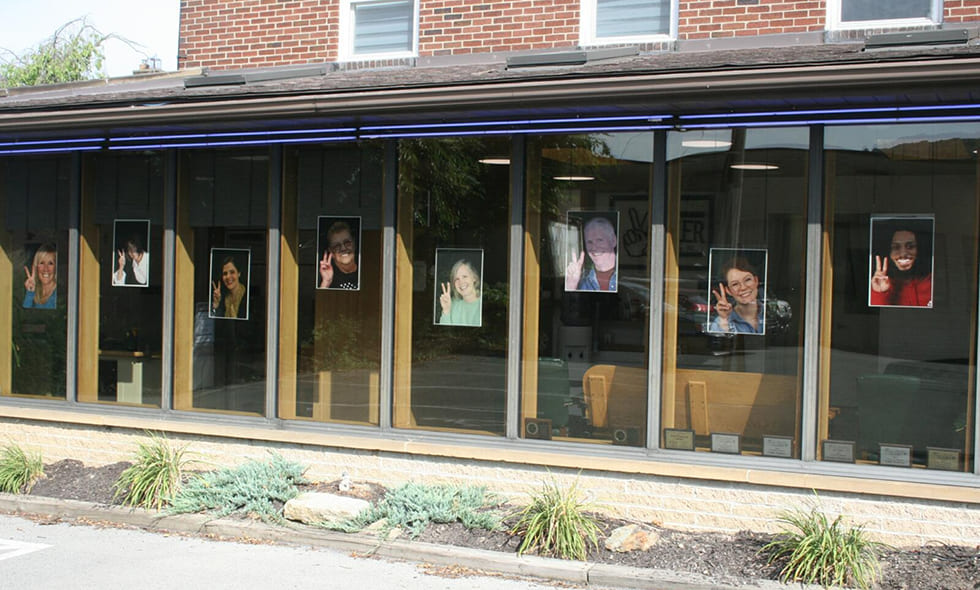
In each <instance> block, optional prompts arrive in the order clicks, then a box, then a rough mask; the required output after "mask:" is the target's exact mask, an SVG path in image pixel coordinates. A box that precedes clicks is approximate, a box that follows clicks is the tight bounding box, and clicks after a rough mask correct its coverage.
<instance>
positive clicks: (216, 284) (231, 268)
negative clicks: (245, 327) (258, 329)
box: [211, 251, 248, 319]
mask: <svg viewBox="0 0 980 590" xmlns="http://www.w3.org/2000/svg"><path fill="white" fill-rule="evenodd" d="M215 254H218V252H217V251H216V252H215ZM243 256H244V258H245V259H246V260H247V254H244V253H243V254H242V255H236V254H231V255H226V256H224V258H222V259H221V266H220V272H221V274H220V276H219V278H218V279H217V280H214V281H213V282H212V283H211V286H212V288H213V290H212V294H211V317H216V318H231V319H248V289H247V287H246V277H245V276H244V275H243V273H242V271H241V268H242V267H241V266H240V262H239V260H238V259H239V258H240V257H243ZM212 257H213V259H215V260H216V259H217V257H215V256H214V255H212ZM212 264H213V261H212ZM245 268H246V269H247V262H246V266H245Z"/></svg>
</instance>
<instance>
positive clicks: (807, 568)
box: [762, 508, 886, 588]
mask: <svg viewBox="0 0 980 590" xmlns="http://www.w3.org/2000/svg"><path fill="white" fill-rule="evenodd" d="M778 520H779V522H780V523H781V524H782V525H783V529H784V531H783V532H782V533H780V534H778V535H777V536H776V538H775V540H773V541H772V542H770V543H769V544H767V545H766V546H765V547H763V548H762V551H763V552H767V553H769V563H774V562H777V561H781V560H785V561H786V563H785V565H784V566H783V568H782V570H781V572H780V579H781V580H782V581H783V582H797V581H798V582H803V583H807V584H820V585H822V586H825V587H827V586H844V585H846V584H849V583H853V584H857V585H858V587H860V588H869V587H870V586H871V585H872V584H874V582H875V580H876V579H877V578H878V576H879V574H880V573H881V566H880V564H879V563H878V555H879V554H880V553H881V551H882V550H883V549H885V548H886V545H884V544H882V543H877V542H875V541H871V540H869V539H868V538H867V534H866V533H865V531H864V529H863V528H862V527H861V526H856V527H848V526H845V525H844V523H843V522H842V517H841V516H838V517H837V518H835V519H834V520H832V521H831V520H830V519H829V518H828V517H827V515H826V514H824V513H823V512H822V511H820V510H818V509H816V508H810V509H809V510H806V511H804V510H792V511H787V512H783V513H782V514H781V515H780V516H779V518H778Z"/></svg>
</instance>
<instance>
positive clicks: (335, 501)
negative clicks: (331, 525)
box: [283, 492, 371, 524]
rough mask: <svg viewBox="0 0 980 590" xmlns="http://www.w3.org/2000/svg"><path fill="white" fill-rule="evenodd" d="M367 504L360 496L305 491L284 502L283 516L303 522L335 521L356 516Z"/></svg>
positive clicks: (368, 503)
mask: <svg viewBox="0 0 980 590" xmlns="http://www.w3.org/2000/svg"><path fill="white" fill-rule="evenodd" d="M369 506H371V503H370V502H368V501H367V500H361V499H360V498H351V497H348V496H338V495H336V494H324V493H322V492H307V493H303V494H300V495H298V496H296V497H295V498H293V499H292V500H290V501H288V502H286V505H285V506H284V507H283V516H285V517H286V518H287V519H289V520H295V521H298V522H302V523H305V524H317V523H321V522H336V521H339V520H344V519H347V518H350V517H353V516H356V515H357V514H358V513H359V512H361V511H362V510H364V509H365V508H368V507H369Z"/></svg>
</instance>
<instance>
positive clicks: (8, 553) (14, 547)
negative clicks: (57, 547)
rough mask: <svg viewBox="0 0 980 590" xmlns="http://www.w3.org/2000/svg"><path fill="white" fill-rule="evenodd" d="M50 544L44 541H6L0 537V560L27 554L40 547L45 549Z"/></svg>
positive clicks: (38, 549)
mask: <svg viewBox="0 0 980 590" xmlns="http://www.w3.org/2000/svg"><path fill="white" fill-rule="evenodd" d="M50 546H51V545H45V544H44V543H25V542H23V541H6V540H4V539H0V561H3V560H4V559H10V558H12V557H19V556H21V555H27V554H28V553H33V552H35V551H40V550H41V549H47V548H48V547H50Z"/></svg>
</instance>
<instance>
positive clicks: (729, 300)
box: [708, 249, 766, 334]
mask: <svg viewBox="0 0 980 590" xmlns="http://www.w3.org/2000/svg"><path fill="white" fill-rule="evenodd" d="M722 252H724V253H726V254H725V255H729V256H731V257H730V258H728V259H727V260H726V261H725V262H724V264H722V265H721V270H720V272H719V273H718V281H717V283H715V284H712V286H711V296H712V299H713V301H714V302H715V304H714V308H713V311H714V314H713V315H714V317H713V318H712V320H711V322H710V323H709V326H708V331H709V332H725V333H735V334H765V333H766V301H765V295H764V291H763V290H762V285H764V284H765V279H764V276H763V277H762V278H760V274H759V270H758V268H757V266H756V265H755V264H753V263H752V261H750V260H749V257H748V256H747V255H746V254H748V253H749V252H751V251H738V250H716V249H712V252H711V256H712V264H714V258H715V255H716V254H719V253H722ZM757 252H761V255H762V264H761V265H760V267H761V268H762V269H763V273H764V272H765V270H764V269H765V254H766V253H765V251H757ZM732 254H735V255H732ZM712 276H714V275H712ZM715 285H717V288H716V287H715ZM709 313H710V312H709Z"/></svg>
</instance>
